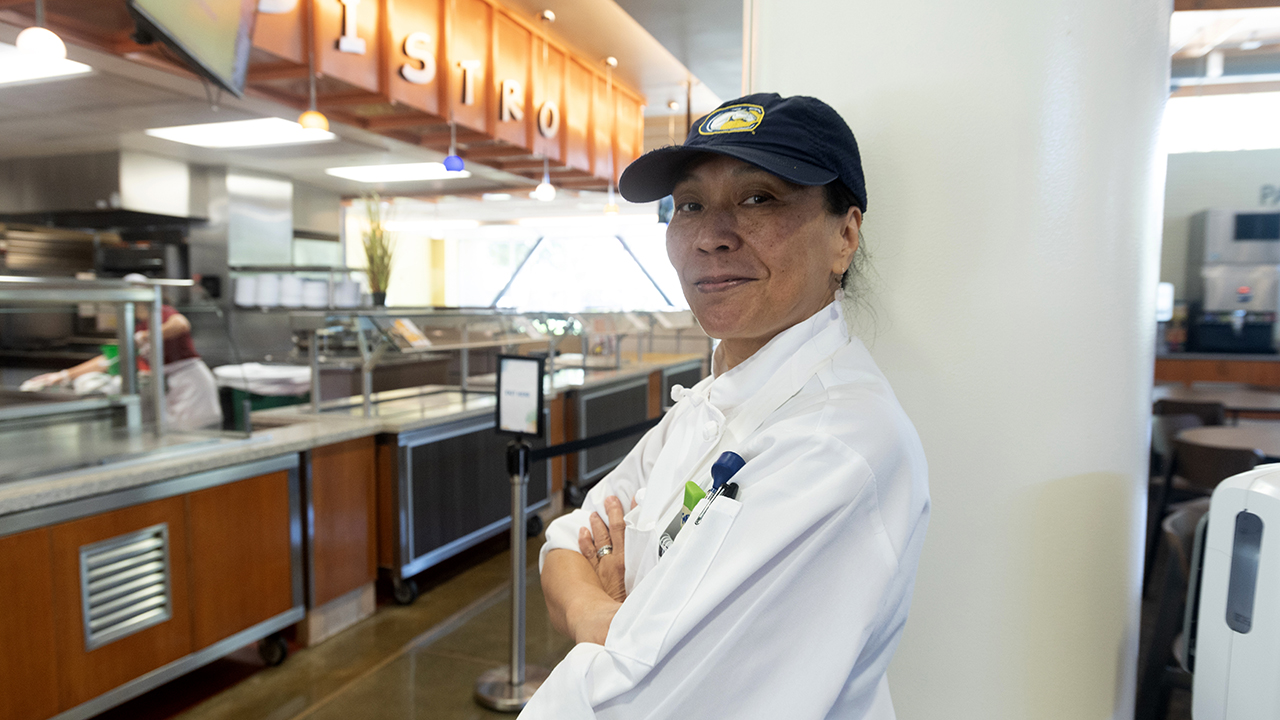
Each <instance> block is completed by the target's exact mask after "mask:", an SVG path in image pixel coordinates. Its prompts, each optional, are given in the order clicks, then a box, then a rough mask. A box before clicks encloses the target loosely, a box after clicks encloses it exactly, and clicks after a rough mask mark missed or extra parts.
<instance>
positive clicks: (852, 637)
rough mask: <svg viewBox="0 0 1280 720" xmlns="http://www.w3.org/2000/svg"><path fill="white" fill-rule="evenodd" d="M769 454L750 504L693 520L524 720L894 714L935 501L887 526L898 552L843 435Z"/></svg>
mask: <svg viewBox="0 0 1280 720" xmlns="http://www.w3.org/2000/svg"><path fill="white" fill-rule="evenodd" d="M784 440H785V441H784ZM765 444H766V445H767V447H765V449H763V451H762V452H760V454H759V455H758V456H756V457H754V458H752V459H751V460H749V461H748V462H747V464H746V466H745V467H744V468H743V469H742V470H741V471H740V472H739V473H738V476H737V478H736V479H737V480H738V481H739V483H740V485H741V488H742V490H741V492H740V493H739V498H740V499H741V501H742V502H741V503H739V502H737V501H734V500H729V499H727V498H719V499H717V500H716V501H715V502H714V503H712V504H711V505H710V509H709V511H708V513H707V515H706V517H705V518H704V519H703V521H702V522H701V523H698V524H695V522H694V521H693V520H690V521H689V524H687V525H685V527H684V529H683V530H682V531H681V533H680V535H679V537H678V538H677V539H676V542H675V543H674V544H673V545H672V546H671V548H670V549H669V550H668V551H667V553H666V554H665V555H664V556H663V558H662V560H661V561H660V562H659V563H658V565H657V566H656V567H655V568H654V570H653V571H652V572H651V573H650V574H649V575H648V576H647V577H646V578H645V579H644V580H643V581H642V582H640V583H639V584H638V585H637V586H636V587H635V588H634V590H633V592H632V594H631V595H630V596H628V597H627V599H626V601H625V602H624V603H623V604H622V607H621V608H620V609H619V611H618V614H617V615H616V616H615V618H614V620H613V623H612V625H611V626H610V629H609V633H608V637H607V639H606V641H605V644H604V645H603V646H601V645H596V644H592V643H580V644H578V645H577V646H576V647H574V648H573V650H572V651H570V653H569V654H568V655H567V656H566V657H565V659H564V660H563V661H561V663H560V664H559V665H557V666H556V668H555V669H554V671H553V672H552V673H551V676H550V677H549V678H548V679H547V681H546V682H545V683H544V684H543V685H542V687H541V689H540V690H539V691H538V692H537V693H536V694H535V695H534V697H533V699H532V700H531V701H530V703H529V705H528V706H527V707H526V709H525V711H524V713H523V714H522V716H521V718H523V720H535V719H536V720H542V719H547V720H551V719H554V720H577V719H583V720H585V719H586V718H597V717H599V718H613V717H618V718H623V717H625V718H629V719H639V718H673V717H695V718H703V717H742V718H778V717H785V718H789V719H791V720H801V719H804V718H814V719H819V718H824V717H827V714H828V713H829V712H831V711H832V708H836V707H838V708H839V710H840V711H841V715H840V716H841V717H850V718H865V717H870V716H871V715H872V714H873V713H874V711H873V710H872V709H871V708H872V707H884V706H885V705H886V704H887V695H886V694H887V689H886V688H887V686H885V685H884V683H883V677H884V671H885V666H887V663H888V660H889V657H890V656H891V654H892V649H893V646H894V645H895V644H896V641H897V637H898V636H899V634H900V630H901V626H902V623H903V622H905V617H906V607H907V603H908V600H909V597H910V590H911V584H912V582H913V579H914V571H915V564H916V561H917V560H918V557H919V549H920V544H921V542H922V540H923V535H924V525H925V520H926V518H927V500H924V501H923V504H922V505H918V506H917V507H916V508H915V509H914V511H912V512H911V513H909V515H910V516H909V517H901V518H891V519H890V520H889V521H890V523H892V524H893V525H894V527H893V528H892V534H893V535H895V536H902V537H906V538H907V539H908V540H907V542H905V543H904V544H903V545H902V549H901V552H899V551H895V549H894V544H893V542H891V539H890V537H889V535H890V534H891V533H889V532H886V527H885V520H884V519H883V518H882V517H881V511H880V506H879V503H878V501H877V495H878V493H877V488H876V484H877V478H876V476H875V475H874V474H873V473H872V471H871V468H870V467H869V466H868V464H867V462H866V461H865V460H864V459H863V457H862V456H861V455H859V454H858V453H856V452H854V451H853V450H852V449H851V448H849V447H848V446H847V445H845V444H843V443H842V442H840V441H838V440H836V439H834V438H832V437H829V436H828V437H812V436H810V437H809V438H806V439H803V440H801V439H800V438H798V437H797V436H796V435H794V434H788V435H787V436H786V437H783V438H777V437H775V438H774V441H773V442H772V444H769V443H768V442H766V443H765ZM888 469H889V470H890V471H891V472H890V475H891V476H890V477H888V478H882V479H881V482H885V481H888V482H913V479H912V473H913V472H915V470H914V469H913V466H912V463H911V462H909V461H908V460H907V459H906V458H905V457H904V458H902V459H901V460H900V461H897V462H891V463H889V465H888ZM918 480H919V481H921V482H922V481H923V478H922V477H921V478H919V479H918ZM704 503H705V501H704ZM698 512H699V509H698V508H695V509H694V513H693V516H694V517H696V516H697V514H698ZM845 713H847V714H845ZM890 717H891V715H890Z"/></svg>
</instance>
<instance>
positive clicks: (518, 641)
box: [507, 438, 530, 687]
mask: <svg viewBox="0 0 1280 720" xmlns="http://www.w3.org/2000/svg"><path fill="white" fill-rule="evenodd" d="M529 450H530V447H529V443H527V442H525V440H524V438H516V439H515V440H512V441H511V442H510V443H508V444H507V472H508V473H510V474H511V583H512V586H511V684H512V685H514V686H517V687H518V686H520V685H523V684H524V629H525V628H524V619H525V606H524V605H525V602H524V601H525V586H524V582H523V581H524V577H525V548H526V543H525V540H526V538H525V507H526V506H527V505H528V500H529Z"/></svg>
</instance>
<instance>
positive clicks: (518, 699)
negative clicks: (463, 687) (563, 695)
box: [476, 437, 549, 712]
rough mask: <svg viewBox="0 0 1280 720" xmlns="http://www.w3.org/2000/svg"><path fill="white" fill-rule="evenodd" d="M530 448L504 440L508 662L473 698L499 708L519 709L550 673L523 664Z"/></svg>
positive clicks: (486, 676)
mask: <svg viewBox="0 0 1280 720" xmlns="http://www.w3.org/2000/svg"><path fill="white" fill-rule="evenodd" d="M531 450H532V448H531V447H530V445H529V443H528V442H527V441H526V440H525V439H524V438H523V437H517V438H516V439H514V440H512V441H511V442H510V443H508V444H507V473H508V474H509V475H510V476H511V663H510V664H509V665H507V666H506V667H501V668H494V669H493V670H489V671H487V672H485V673H484V674H483V675H481V676H480V679H479V680H477V681H476V702H478V703H480V704H481V705H483V706H485V707H487V708H490V709H493V710H497V711H498V712H519V711H520V710H521V709H523V708H524V706H525V704H526V703H528V702H529V698H531V697H533V693H534V692H535V691H537V689H538V687H539V686H541V685H542V683H543V681H544V680H546V679H547V675H548V674H549V673H548V671H547V669H546V668H542V667H538V666H536V665H534V666H528V665H525V658H524V640H525V571H526V567H525V547H526V542H527V540H528V538H526V537H525V528H526V526H525V508H526V506H527V505H528V494H529V460H530V452H531Z"/></svg>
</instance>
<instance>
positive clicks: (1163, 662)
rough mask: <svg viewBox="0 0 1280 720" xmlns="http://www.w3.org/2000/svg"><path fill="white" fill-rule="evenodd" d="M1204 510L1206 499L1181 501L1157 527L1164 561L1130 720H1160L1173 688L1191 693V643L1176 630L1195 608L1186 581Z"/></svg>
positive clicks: (1192, 566)
mask: <svg viewBox="0 0 1280 720" xmlns="http://www.w3.org/2000/svg"><path fill="white" fill-rule="evenodd" d="M1208 512H1209V498H1200V499H1198V500H1191V501H1189V502H1185V503H1180V504H1179V505H1178V506H1177V507H1176V509H1175V510H1174V511H1173V512H1171V513H1170V514H1169V517H1167V518H1165V519H1164V521H1163V522H1162V523H1160V527H1161V537H1162V538H1163V540H1164V542H1163V549H1164V553H1163V555H1164V562H1163V563H1161V577H1160V583H1159V588H1160V589H1159V596H1158V597H1157V599H1156V612H1155V618H1154V622H1153V623H1152V629H1151V637H1150V641H1149V642H1148V643H1147V647H1146V651H1145V653H1144V657H1145V662H1144V663H1143V665H1142V667H1141V668H1139V675H1138V698H1137V705H1136V707H1135V712H1134V719H1135V720H1165V716H1166V715H1167V713H1168V709H1169V695H1170V694H1171V693H1172V691H1173V688H1175V687H1178V688H1183V689H1185V690H1190V689H1191V678H1192V675H1191V673H1192V671H1193V670H1194V665H1193V664H1192V662H1191V658H1190V652H1191V648H1192V643H1194V641H1195V639H1194V638H1193V637H1190V635H1189V633H1188V632H1185V631H1184V632H1183V633H1181V634H1179V628H1181V627H1183V621H1184V619H1185V617H1186V611H1187V609H1188V608H1187V603H1192V605H1193V607H1192V608H1191V610H1192V611H1193V612H1194V611H1195V610H1196V608H1195V607H1194V605H1195V603H1194V599H1195V597H1196V596H1198V594H1199V593H1198V592H1196V591H1194V590H1191V587H1192V585H1193V583H1192V582H1191V581H1192V580H1193V579H1195V578H1194V576H1193V572H1195V571H1196V569H1197V567H1198V563H1196V562H1194V561H1193V552H1194V548H1195V538H1196V534H1197V531H1199V532H1200V533H1203V532H1204V531H1203V530H1201V529H1200V527H1201V525H1202V524H1203V522H1202V521H1205V520H1207V518H1206V517H1205V516H1206V515H1207V514H1208ZM1196 585H1198V583H1196Z"/></svg>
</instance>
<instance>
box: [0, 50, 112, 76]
mask: <svg viewBox="0 0 1280 720" xmlns="http://www.w3.org/2000/svg"><path fill="white" fill-rule="evenodd" d="M92 71H93V68H91V67H89V66H88V65H85V64H84V63H80V62H76V61H75V60H67V59H66V58H56V57H51V56H48V55H42V54H40V53H36V52H29V51H26V50H19V49H18V48H16V47H14V46H13V45H10V44H8V43H0V86H3V85H14V84H17V83H29V82H43V81H46V80H57V79H59V78H65V77H71V76H74V75H83V74H85V73H88V72H92Z"/></svg>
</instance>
